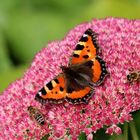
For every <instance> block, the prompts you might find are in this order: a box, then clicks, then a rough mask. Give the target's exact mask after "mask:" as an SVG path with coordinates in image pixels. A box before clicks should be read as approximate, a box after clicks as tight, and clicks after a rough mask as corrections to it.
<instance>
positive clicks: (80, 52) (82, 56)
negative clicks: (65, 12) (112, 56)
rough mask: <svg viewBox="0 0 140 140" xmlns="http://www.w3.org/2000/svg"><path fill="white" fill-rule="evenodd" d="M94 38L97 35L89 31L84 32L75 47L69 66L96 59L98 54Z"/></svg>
mask: <svg viewBox="0 0 140 140" xmlns="http://www.w3.org/2000/svg"><path fill="white" fill-rule="evenodd" d="M96 37H97V34H96V33H95V32H93V31H92V30H91V29H88V30H86V31H85V33H84V34H83V36H82V37H81V38H80V40H79V42H78V44H77V45H76V48H75V50H74V52H73V55H72V57H71V60H70V64H77V63H82V62H83V61H85V60H91V59H92V58H95V57H96V55H97V54H98V52H99V46H98V44H97V41H96Z"/></svg>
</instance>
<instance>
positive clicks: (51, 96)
mask: <svg viewBox="0 0 140 140" xmlns="http://www.w3.org/2000/svg"><path fill="white" fill-rule="evenodd" d="M65 97H66V89H65V78H64V75H63V74H60V75H58V76H57V77H55V78H54V79H53V80H51V81H50V82H49V83H47V84H46V85H45V86H44V87H43V88H42V89H41V90H40V91H39V92H38V93H37V94H36V97H35V99H36V100H38V101H39V102H40V103H42V104H43V103H47V102H49V103H62V102H63V101H64V99H65Z"/></svg>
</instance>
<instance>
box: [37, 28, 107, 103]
mask: <svg viewBox="0 0 140 140" xmlns="http://www.w3.org/2000/svg"><path fill="white" fill-rule="evenodd" d="M98 52H99V46H98V44H97V42H96V33H95V32H93V31H92V30H91V29H88V30H87V31H85V33H84V34H83V36H82V37H81V38H80V40H79V43H78V44H77V45H76V48H75V50H74V52H73V55H72V57H71V60H70V64H69V65H74V64H78V63H83V62H85V61H93V66H92V68H91V69H92V70H93V79H92V81H93V84H94V85H95V86H98V85H99V84H101V83H102V82H103V80H104V78H105V76H106V74H107V70H106V66H105V62H104V61H103V60H102V59H101V58H100V57H98V56H97V55H98ZM93 93H94V91H93V88H91V87H85V88H84V89H81V90H78V91H73V92H72V93H67V92H66V79H65V77H64V74H60V75H58V76H57V77H55V78H54V79H53V80H51V81H50V82H49V83H48V84H46V85H45V86H44V87H43V88H42V89H41V90H40V91H39V92H38V93H37V94H36V97H35V99H36V100H38V101H39V102H40V103H46V102H50V103H62V102H63V101H64V100H66V101H67V102H69V103H72V104H79V103H87V101H88V100H89V98H90V97H91V96H92V94H93Z"/></svg>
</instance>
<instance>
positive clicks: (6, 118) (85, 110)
mask: <svg viewBox="0 0 140 140" xmlns="http://www.w3.org/2000/svg"><path fill="white" fill-rule="evenodd" d="M88 28H91V29H92V30H93V31H95V32H96V33H97V34H98V42H99V45H100V47H101V49H102V54H103V56H102V58H103V60H105V61H106V65H107V67H108V71H109V76H108V77H107V78H106V80H105V81H104V83H103V84H102V85H101V86H99V87H96V88H95V94H94V95H93V96H92V98H91V100H89V103H88V104H87V105H84V104H80V105H71V104H68V103H63V104H57V105H56V104H47V105H45V106H41V104H40V103H38V102H37V101H35V100H34V97H35V94H36V93H37V92H38V90H39V89H40V88H42V86H43V85H44V84H45V83H47V82H49V81H50V80H51V79H53V78H54V77H55V76H56V75H57V74H59V73H60V72H61V69H60V66H61V65H67V64H68V61H69V57H70V56H71V54H72V52H73V50H74V48H75V46H76V44H77V42H78V40H79V38H80V37H81V36H82V34H83V33H84V31H85V30H86V29H88ZM139 52H140V20H127V19H117V18H107V19H102V20H96V19H94V20H92V21H91V22H90V23H84V24H81V25H78V26H77V27H75V28H74V29H72V30H71V31H70V32H69V33H68V34H67V35H66V37H65V38H64V39H63V40H61V41H55V42H52V43H49V44H48V46H47V47H45V48H43V49H42V50H41V51H40V52H39V53H37V54H36V56H35V57H34V60H33V62H32V64H31V66H30V68H29V69H28V70H27V71H26V72H25V74H24V76H23V77H22V78H21V79H19V80H17V81H15V82H13V83H12V84H11V85H10V86H9V87H8V88H7V89H6V90H5V91H4V92H3V94H2V95H1V96H0V101H1V102H0V112H1V113H0V139H5V140H22V139H40V138H41V137H43V136H44V135H45V134H48V133H49V134H50V137H49V139H50V140H51V139H52V140H53V139H56V138H63V139H68V138H71V139H73V140H75V139H77V137H78V135H79V134H80V133H81V131H82V132H85V133H86V134H87V136H88V137H89V139H92V135H91V133H92V132H94V133H96V131H97V130H99V129H100V128H103V127H104V126H106V133H109V134H113V133H117V134H120V133H121V129H120V128H119V127H118V126H117V125H118V124H123V123H124V122H125V121H127V122H129V121H130V120H132V115H131V112H133V111H136V110H139V108H140V90H139V89H140V84H139V83H133V84H131V83H128V82H127V79H126V75H127V74H128V72H129V69H132V68H133V69H137V70H140V64H139V62H140V55H139ZM28 106H34V107H37V108H38V109H40V110H41V112H42V113H43V114H44V115H45V119H46V123H45V125H43V126H40V125H38V124H37V123H36V122H35V121H33V120H32V119H31V118H30V117H29V114H28V111H27V108H28Z"/></svg>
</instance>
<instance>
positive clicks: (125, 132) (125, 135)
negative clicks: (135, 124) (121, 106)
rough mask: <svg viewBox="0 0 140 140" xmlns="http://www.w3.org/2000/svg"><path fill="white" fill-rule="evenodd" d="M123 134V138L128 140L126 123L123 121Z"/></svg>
mask: <svg viewBox="0 0 140 140" xmlns="http://www.w3.org/2000/svg"><path fill="white" fill-rule="evenodd" d="M123 130H124V136H123V138H124V140H128V123H125V124H124V129H123Z"/></svg>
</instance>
